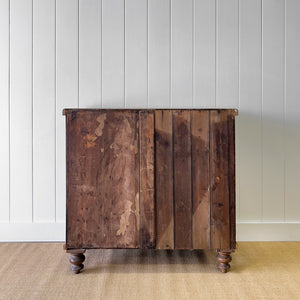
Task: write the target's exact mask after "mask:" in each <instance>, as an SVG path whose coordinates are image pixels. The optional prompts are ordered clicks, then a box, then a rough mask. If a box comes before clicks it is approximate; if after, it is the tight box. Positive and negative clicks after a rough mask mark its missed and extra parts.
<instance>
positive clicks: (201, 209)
mask: <svg viewBox="0 0 300 300" xmlns="http://www.w3.org/2000/svg"><path fill="white" fill-rule="evenodd" d="M191 134H192V188H193V190H192V192H193V226H192V230H193V248H194V249H207V248H210V191H209V188H210V178H209V172H210V170H209V111H208V110H194V111H192V112H191Z"/></svg>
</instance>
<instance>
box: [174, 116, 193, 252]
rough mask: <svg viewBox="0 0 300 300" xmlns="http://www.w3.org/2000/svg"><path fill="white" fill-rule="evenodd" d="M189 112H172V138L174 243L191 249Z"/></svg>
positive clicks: (180, 247) (178, 247) (178, 246)
mask: <svg viewBox="0 0 300 300" xmlns="http://www.w3.org/2000/svg"><path fill="white" fill-rule="evenodd" d="M190 117H191V114H190V111H188V110H183V111H174V112H173V136H174V137H173V138H174V146H173V147H174V150H173V151H174V231H175V234H174V244H175V249H192V244H193V243H192V236H193V233H192V184H191V179H192V174H191V119H190Z"/></svg>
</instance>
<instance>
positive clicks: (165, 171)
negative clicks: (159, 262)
mask: <svg viewBox="0 0 300 300" xmlns="http://www.w3.org/2000/svg"><path fill="white" fill-rule="evenodd" d="M155 183H156V185H155V188H156V222H157V226H156V239H157V240H156V248H157V249H174V216H173V210H174V206H173V141H172V111H171V110H156V111H155Z"/></svg>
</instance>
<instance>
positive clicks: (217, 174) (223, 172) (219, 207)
mask: <svg viewBox="0 0 300 300" xmlns="http://www.w3.org/2000/svg"><path fill="white" fill-rule="evenodd" d="M210 168H211V171H210V172H211V178H210V181H211V203H210V211H211V213H210V216H211V220H210V232H211V234H210V238H211V248H215V249H230V219H229V216H230V214H229V176H230V175H229V138H228V112H227V111H226V110H214V111H211V112H210Z"/></svg>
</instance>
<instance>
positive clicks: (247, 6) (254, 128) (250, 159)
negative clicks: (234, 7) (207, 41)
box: [237, 0, 262, 222]
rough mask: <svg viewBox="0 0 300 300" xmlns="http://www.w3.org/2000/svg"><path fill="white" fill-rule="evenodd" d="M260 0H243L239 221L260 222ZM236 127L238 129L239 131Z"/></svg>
mask: <svg viewBox="0 0 300 300" xmlns="http://www.w3.org/2000/svg"><path fill="white" fill-rule="evenodd" d="M261 26H262V24H261V0H253V1H248V0H240V107H239V117H238V120H239V126H237V129H238V130H239V132H238V134H239V135H238V139H237V142H238V143H239V145H240V151H239V154H240V156H239V167H240V176H239V180H240V220H241V221H243V222H247V221H252V222H253V221H255V222H260V221H261V214H262V210H261V208H262V133H261V128H262V127H261V126H262V123H261V113H262V111H261V107H262V102H261V101H262V76H261V74H262V72H261V70H262V69H261V67H262V65H261V59H262V56H261ZM238 130H237V131H238Z"/></svg>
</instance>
